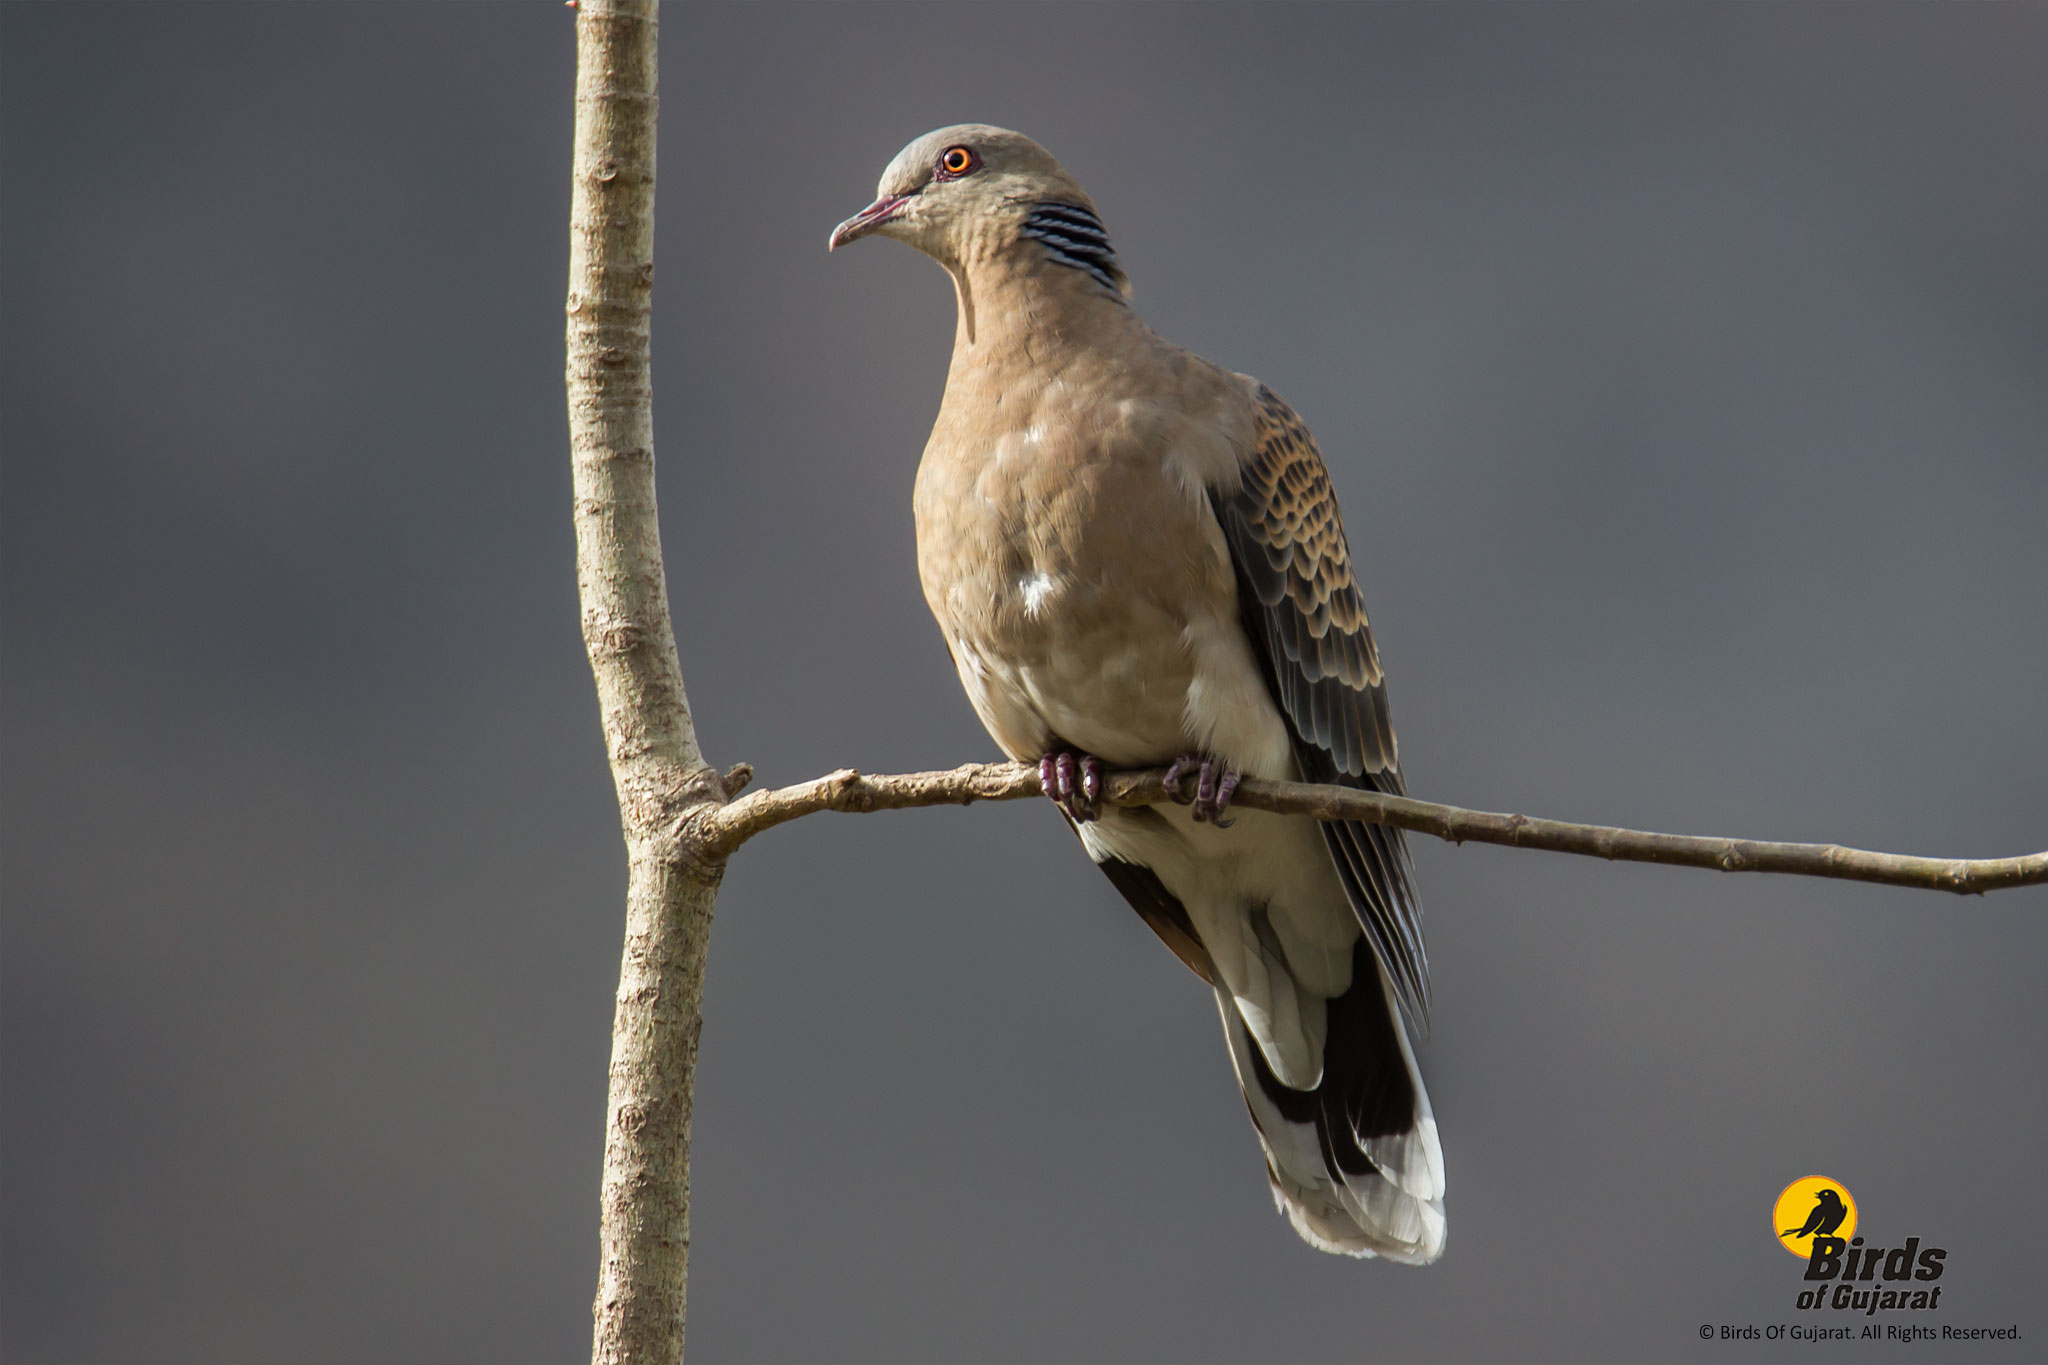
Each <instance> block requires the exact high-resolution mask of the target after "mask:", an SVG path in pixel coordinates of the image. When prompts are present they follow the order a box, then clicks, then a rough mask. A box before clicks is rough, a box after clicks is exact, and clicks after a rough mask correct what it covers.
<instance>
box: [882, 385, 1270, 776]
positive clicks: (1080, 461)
mask: <svg viewBox="0 0 2048 1365" xmlns="http://www.w3.org/2000/svg"><path fill="white" fill-rule="evenodd" d="M1016 396H1017V395H1016V393H1015V391H1012V393H1011V394H1010V395H1009V397H1010V398H1011V401H1009V402H1006V403H1004V404H1002V405H1000V407H999V408H997V409H996V410H997V411H999V412H1001V411H1005V410H1007V411H1008V412H1009V413H1012V414H1014V418H1012V419H1009V420H1005V421H1001V422H989V421H986V420H984V421H982V422H980V423H978V424H977V426H976V428H975V429H971V430H970V429H967V428H966V427H965V425H964V424H961V423H957V422H950V421H949V420H948V416H947V413H946V411H944V410H942V412H941V414H940V420H939V423H938V425H937V427H936V428H935V429H934V431H933V433H932V440H931V443H930V445H928V446H927V447H926V450H925V457H924V461H923V463H922V464H921V465H920V467H919V470H918V478H917V489H916V499H915V510H916V515H917V532H918V571H919V575H920V577H921V578H922V580H923V584H924V591H925V599H926V601H927V602H928V603H929V604H930V606H931V609H932V613H933V615H934V616H935V617H937V618H938V622H939V626H940V628H941V630H942V631H943V632H944V633H945V636H946V643H947V644H948V646H949V647H950V648H951V649H952V652H953V660H954V663H955V665H956V666H957V667H958V669H959V672H960V680H961V683H962V685H963V686H964V687H965V688H966V690H967V694H968V697H969V699H970V701H972V702H973V704H974V708H975V711H976V712H977V713H978V714H979V715H980V717H981V720H982V723H983V724H984V725H986V726H987V727H988V730H989V732H990V733H991V734H992V735H993V736H994V737H995V739H996V741H997V743H998V744H1000V745H1001V746H1002V747H1003V749H1004V751H1005V752H1006V753H1008V754H1010V755H1011V756H1012V757H1013V758H1018V759H1024V760H1034V759H1036V758H1038V757H1040V756H1041V755H1043V754H1044V753H1046V752H1047V750H1048V748H1049V747H1051V745H1052V744H1053V742H1054V741H1055V740H1058V741H1063V742H1065V743H1066V744H1069V745H1072V746H1073V747H1075V748H1077V749H1079V750H1081V751H1082V752H1085V753H1092V754H1095V755H1097V756H1098V757H1100V758H1101V759H1102V760H1103V761H1104V762H1105V763H1107V764H1109V765H1110V766H1112V767H1140V766H1147V765H1152V764H1157V763H1162V762H1165V761H1168V760H1170V759H1171V758H1173V757H1174V756H1176V755H1178V754H1182V753H1186V752H1188V751H1190V750H1193V749H1200V748H1208V749H1212V750H1214V751H1216V752H1219V753H1222V754H1224V756H1225V757H1227V758H1230V759H1233V760H1234V761H1236V762H1237V763H1238V765H1239V766H1240V767H1242V768H1243V769H1244V770H1245V771H1248V772H1254V773H1261V774H1267V775H1275V776H1278V775H1285V774H1287V773H1290V772H1291V759H1290V757H1289V746H1288V738H1287V734H1286V729H1285V726H1284V724H1283V722H1282V721H1281V720H1280V717H1279V713H1278V711H1277V709H1276V708H1275V707H1274V706H1273V705H1272V702H1271V700H1270V696H1269V694H1268V693H1267V691H1266V688H1265V685H1264V682H1263V680H1262V679H1261V678H1260V676H1259V673H1258V671H1257V666H1256V664H1255V662H1254V660H1253V659H1252V657H1251V653H1250V650H1249V649H1248V648H1247V647H1246V646H1245V644H1244V638H1243V633H1242V631H1241V629H1240V627H1239V624H1238V622H1237V620H1236V619H1235V611H1236V607H1235V602H1236V579H1235V575H1234V572H1233V570H1232V568H1231V564H1230V556H1229V550H1228V548H1227V546H1226V545H1225V544H1224V541H1223V538H1222V534H1221V532H1220V530H1219V529H1218V528H1217V526H1216V524H1215V519H1214V517H1213V515H1212V513H1211V512H1210V510H1209V506H1208V500H1207V495H1206V494H1205V493H1204V492H1203V490H1202V487H1201V484H1200V481H1199V479H1198V478H1196V477H1195V476H1194V475H1193V473H1192V471H1193V470H1194V469H1195V468H1196V467H1197V462H1198V461H1199V459H1200V458H1201V456H1202V455H1203V454H1204V452H1202V451H1200V450H1198V449H1195V448H1196V447H1199V446H1201V445H1202V444H1203V443H1204V442H1207V443H1208V444H1212V445H1213V444H1214V443H1215V442H1216V440H1217V437H1216V436H1215V434H1214V433H1213V432H1205V431H1203V430H1202V429H1201V428H1200V427H1199V426H1197V425H1195V424H1188V423H1185V422H1181V423H1180V424H1179V425H1180V426H1181V428H1182V430H1181V432H1180V433H1179V435H1180V437H1181V439H1178V440H1176V439H1174V438H1175V435H1176V433H1175V432H1172V431H1167V432H1162V431H1161V429H1160V428H1161V425H1162V423H1163V422H1164V421H1166V420H1169V419H1167V418H1164V417H1162V415H1161V414H1160V412H1159V410H1158V409H1156V408H1155V407H1154V405H1152V404H1149V403H1147V402H1146V401H1145V400H1143V399H1142V398H1130V397H1125V398H1116V399H1098V400H1097V401H1095V402H1092V403H1081V404H1076V403H1072V402H1062V401H1060V400H1061V398H1062V397H1063V395H1062V394H1061V393H1060V391H1059V390H1058V389H1057V388H1053V389H1052V390H1051V392H1049V393H1046V394H1043V395H1041V396H1040V399H1039V401H1035V402H1017V401H1015V399H1016ZM949 406H951V405H950V404H949ZM981 410H982V411H983V412H984V413H986V412H987V411H988V409H987V407H985V406H984V407H983V408H982V409H981ZM1162 438H1163V439H1162ZM1162 449H1164V450H1167V451H1179V450H1190V451H1192V452H1193V453H1192V454H1191V455H1189V456H1185V457H1183V456H1180V455H1177V454H1168V455H1167V456H1165V457H1164V458H1162V456H1161V454H1160V452H1161V450H1162ZM1212 458H1213V454H1212ZM1219 724H1220V732H1219Z"/></svg>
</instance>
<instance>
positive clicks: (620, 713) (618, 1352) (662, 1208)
mask: <svg viewBox="0 0 2048 1365" xmlns="http://www.w3.org/2000/svg"><path fill="white" fill-rule="evenodd" d="M655 40H656V6H655V0H585V3H584V4H583V5H582V6H581V9H580V11H579V13H578V15H577V19H576V57H577V70H576V131H575V160H574V168H573V188H572V197H571V206H570V233H569V300H568V390H569V438H570V452H571V461H572V466H573V470H574V484H575V518H576V567H577V582H578V586H579V588H580V590H581V597H582V616H583V642H584V646H585V648H586V649H587V650H588V652H589V655H590V668H591V673H592V674H593V676H594V678H595V680H596V683H597V696H598V707H599V712H600V716H601V719H602V722H603V727H604V739H605V748H606V752H607V754H608V756H609V757H610V760H611V770H612V779H613V782H614V785H615V786H616V788H617V791H618V799H619V819H620V825H621V827H622V831H623V833H624V836H625V844H626V859H627V886H626V936H625V951H624V955H623V958H622V960H621V962H620V966H619V993H618V1004H617V1012H616V1014H615V1015H614V1017H613V1022H612V1059H611V1094H610V1098H609V1100H608V1101H607V1104H606V1107H605V1144H604V1175H603V1186H602V1213H601V1217H602V1223H601V1228H600V1239H601V1243H602V1262H601V1266H600V1270H599V1279H598V1289H597V1300H596V1303H595V1305H594V1308H593V1312H594V1315H595V1319H596V1321H595V1325H594V1331H593V1337H592V1347H591V1356H592V1359H593V1360H596V1361H629V1360H630V1361H662V1362H673V1361H680V1360H681V1359H682V1352H683V1309H684V1288H685V1277H686V1275H687V1273H688V1263H689V1261H688V1258H689V1246H690V1184H689V1171H690V1097H691V1084H692V1081H693V1079H694V1075H695V1071H696V1062H697V1035H698V1031H699V1028H700V1026H701V1023H702V1006H703V996H704V954H705V947H706V941H707V939H708V937H709V935H710V929H711V908H712V902H713V900H714V898H715V897H716V896H717V894H718V883H719V878H720V875H721V873H722V872H723V869H724V860H723V858H719V857H705V856H703V855H702V854H701V853H700V852H696V851H694V850H693V847H692V845H693V843H694V842H695V841H694V840H693V839H692V838H691V837H689V829H690V825H691V821H692V818H693V816H694V814H695V813H696V812H698V811H699V810H701V809H703V808H705V807H707V806H708V805H711V804H715V803H717V802H720V801H722V800H723V799H724V795H725V793H724V789H723V787H722V785H721V784H720V780H719V777H718V775H717V774H716V773H715V772H713V771H712V769H711V768H710V767H709V766H708V765H707V764H706V763H705V762H704V756H703V754H702V753H701V752H700V751H699V749H698V747H697V733H696V729H695V726H694V725H693V723H692V721H691V718H690V704H689V699H688V697H687V696H686V695H685V693H684V691H683V676H682V670H681V667H680V666H679V664H678V663H677V659H676V644H675V635H674V631H673V628H672V627H671V625H670V621H669V612H668V595H667V589H666V586H665V584H664V582H663V576H662V563H661V533H660V528H659V526H658V524H657V521H656V516H655V499H654V428H653V420H652V407H651V398H652V384H651V381H650V374H649V352H648V320H649V315H650V296H651V293H652V287H653V283H654V149H655V138H654V130H655V110H656V64H655Z"/></svg>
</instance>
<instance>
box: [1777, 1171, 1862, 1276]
mask: <svg viewBox="0 0 2048 1365" xmlns="http://www.w3.org/2000/svg"><path fill="white" fill-rule="evenodd" d="M1771 1231H1772V1233H1773V1234H1774V1235H1775V1236H1776V1237H1777V1239H1778V1241H1779V1243H1780V1244H1781V1245H1782V1246H1783V1247H1784V1248H1785V1250H1787V1251H1789V1252H1791V1253H1792V1254H1793V1255H1794V1256H1797V1257H1798V1258H1799V1259H1800V1260H1802V1261H1803V1260H1805V1259H1806V1258H1807V1256H1808V1255H1809V1254H1810V1253H1811V1252H1812V1250H1813V1239H1814V1238H1816V1237H1841V1238H1844V1239H1846V1238H1848V1237H1850V1236H1852V1235H1854V1233H1855V1231H1856V1200H1855V1199H1854V1198H1853V1197H1852V1196H1851V1195H1850V1193H1849V1191H1848V1188H1847V1187H1846V1186H1844V1185H1843V1184H1842V1182H1841V1181H1839V1180H1832V1179H1829V1178H1828V1177H1827V1176H1824V1175H1808V1176H1801V1177H1800V1178H1799V1179H1797V1180H1795V1181H1793V1182H1792V1183H1791V1184H1789V1185H1787V1186H1786V1187H1785V1191H1784V1193H1782V1194H1780V1195H1779V1196H1778V1202H1777V1203H1776V1204H1774V1205H1772V1206H1771Z"/></svg>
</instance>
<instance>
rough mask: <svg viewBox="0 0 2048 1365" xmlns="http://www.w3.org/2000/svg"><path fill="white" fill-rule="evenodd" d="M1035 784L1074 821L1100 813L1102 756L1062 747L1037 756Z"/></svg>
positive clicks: (1082, 820)
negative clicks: (1043, 755)
mask: <svg viewBox="0 0 2048 1365" xmlns="http://www.w3.org/2000/svg"><path fill="white" fill-rule="evenodd" d="M1038 785H1039V786H1041V787H1043V788H1044V789H1045V794H1046V795H1047V796H1049V797H1051V798H1052V803H1053V804H1054V805H1055V806H1058V807H1059V808H1060V809H1061V810H1063V811H1065V812H1066V813H1067V818H1068V819H1070V820H1072V821H1073V822H1074V823H1075V824H1077V825H1085V824H1087V823H1088V822H1089V821H1090V820H1093V819H1095V818H1097V817H1098V816H1100V815H1101V814H1102V760H1101V759H1099V758H1097V757H1096V756H1095V755H1094V754H1072V753H1068V752H1065V751H1061V752H1059V753H1051V754H1047V755H1046V756H1045V757H1044V758H1041V759H1039V760H1038Z"/></svg>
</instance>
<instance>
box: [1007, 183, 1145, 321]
mask: <svg viewBox="0 0 2048 1365" xmlns="http://www.w3.org/2000/svg"><path fill="white" fill-rule="evenodd" d="M1022 235H1023V236H1024V237H1026V238H1028V239H1029V240H1031V241H1034V242H1037V243H1039V244H1041V245H1042V246H1044V247H1045V250H1046V254H1047V255H1048V256H1050V257H1051V258H1052V259H1053V260H1054V261H1056V262H1058V263H1059V264H1060V265H1066V266H1072V267H1073V268H1074V269H1076V270H1080V271H1085V272H1086V273H1087V274H1089V275H1092V276H1094V277H1095V279H1096V281H1097V282H1098V283H1100V284H1101V285H1102V286H1103V287H1104V288H1105V289H1107V290H1109V292H1110V293H1112V294H1114V295H1116V296H1117V297H1118V298H1119V299H1121V298H1122V297H1123V294H1124V268H1123V267H1122V266H1121V265H1119V264H1117V259H1116V248H1115V247H1113V246H1111V245H1110V244H1109V232H1108V230H1107V229H1106V228H1104V227H1103V226H1102V220H1101V219H1100V218H1097V217H1096V216H1095V215H1094V214H1093V213H1091V212H1089V211H1088V210H1087V209H1084V208H1082V207H1081V206H1080V205H1079V204H1060V203H1053V202H1047V203H1043V204H1038V205H1036V206H1035V207H1033V208H1032V210H1031V215H1030V216H1029V217H1028V218H1026V219H1025V220H1024V228H1023V232H1022Z"/></svg>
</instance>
